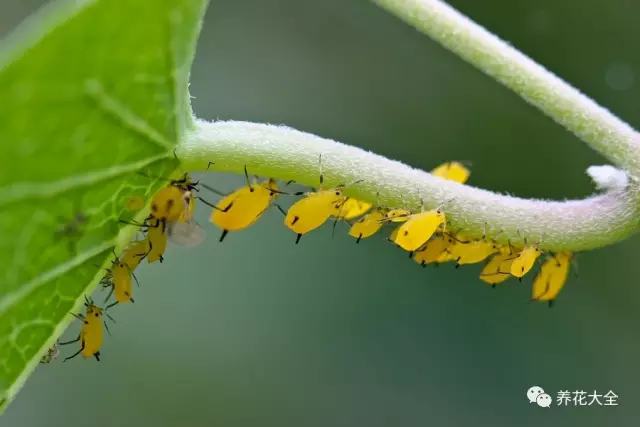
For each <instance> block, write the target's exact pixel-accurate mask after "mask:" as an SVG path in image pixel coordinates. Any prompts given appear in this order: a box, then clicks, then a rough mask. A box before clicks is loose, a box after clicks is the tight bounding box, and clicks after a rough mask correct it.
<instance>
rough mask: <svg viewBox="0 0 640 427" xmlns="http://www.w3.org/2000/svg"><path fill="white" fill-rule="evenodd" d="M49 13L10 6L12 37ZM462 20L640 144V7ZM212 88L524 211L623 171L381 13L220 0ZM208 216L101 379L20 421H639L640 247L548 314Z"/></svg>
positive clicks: (178, 251) (16, 407)
mask: <svg viewBox="0 0 640 427" xmlns="http://www.w3.org/2000/svg"><path fill="white" fill-rule="evenodd" d="M41 3H42V2H41V1H18V0H12V1H3V2H2V3H0V34H2V35H4V34H6V33H7V32H8V31H10V30H11V28H13V27H14V26H15V25H17V24H18V23H19V22H20V20H21V19H23V18H24V17H25V16H27V15H28V14H29V13H30V12H31V11H32V10H34V9H35V8H36V7H37V6H39V5H40V4H41ZM150 3H152V2H151V1H150ZM451 3H452V4H453V5H454V6H456V7H457V8H459V9H460V10H461V11H463V12H464V13H466V14H468V15H470V16H471V17H472V18H473V19H475V20H477V21H478V22H479V23H481V24H483V25H485V26H487V27H488V28H490V29H491V30H493V31H495V32H496V33H497V34H498V35H500V36H501V37H503V38H505V39H506V40H508V41H509V42H511V43H513V44H514V45H515V46H517V47H518V48H520V49H522V50H523V51H524V52H526V53H528V54H529V55H531V56H532V57H533V58H534V59H536V60H537V61H539V62H541V63H542V64H544V65H545V66H547V67H548V68H550V69H552V70H554V71H555V72H556V73H558V74H559V75H560V76H562V77H564V78H565V79H567V80H568V81H570V82H572V83H573V84H575V85H576V86H577V87H578V88H580V89H582V90H583V91H585V92H586V93H587V94H589V95H591V96H593V97H594V98H595V99H596V100H597V101H599V102H600V103H602V104H603V105H605V106H607V107H608V108H610V109H612V110H613V111H614V112H616V113H617V114H619V115H620V116H621V117H622V118H624V119H626V120H628V121H629V122H630V123H631V124H633V125H635V126H636V127H638V126H640V115H639V114H638V113H639V112H640V107H639V105H640V104H639V103H638V99H639V98H640V81H638V72H640V51H639V50H638V48H637V46H636V41H637V40H639V39H640V26H638V25H637V16H638V14H640V3H639V2H637V1H633V0H609V1H603V0H599V1H596V0H580V1H579V0H570V1H563V2H558V1H555V0H538V1H535V2H532V1H528V0H483V1H477V0H456V1H452V2H451ZM129 24H130V23H128V24H126V25H129ZM123 25H125V24H124V23H123ZM191 93H192V95H193V96H194V100H193V103H194V109H195V112H196V113H197V115H198V116H199V117H202V118H207V119H242V120H252V121H259V122H270V123H285V124H288V125H290V126H293V127H296V128H299V129H302V130H306V131H309V132H313V133H316V134H319V135H322V136H326V137H330V138H334V139H337V140H340V141H343V142H346V143H349V144H353V145H357V146H360V147H363V148H366V149H370V150H373V151H375V152H377V153H379V154H383V155H386V156H388V157H391V158H394V159H399V160H403V161H405V162H407V163H409V164H411V165H413V166H417V167H421V168H425V169H429V168H432V167H433V166H435V165H437V164H438V163H440V162H442V161H445V160H452V159H460V160H469V161H471V162H472V169H473V173H472V177H471V181H470V183H471V184H472V185H477V186H480V187H485V188H488V189H492V190H499V191H503V192H509V193H513V194H517V195H520V196H525V197H548V198H556V199H561V198H566V197H584V196H586V195H588V194H589V193H590V192H591V191H592V185H591V184H590V182H589V180H588V178H587V176H586V175H585V174H584V170H585V168H586V167H587V166H588V165H590V164H598V163H602V159H601V158H599V157H598V156H597V155H595V154H594V153H593V152H592V151H590V149H589V148H587V147H586V146H585V145H584V144H582V143H580V142H579V141H578V140H577V139H576V138H575V137H573V136H572V135H570V134H568V133H567V132H566V131H564V130H563V129H562V128H560V127H559V126H557V125H555V124H554V123H553V122H551V120H549V119H547V118H546V117H544V116H542V115H541V114H540V113H538V112H537V111H535V110H534V109H533V108H532V107H530V106H528V105H526V104H524V103H523V102H522V101H521V100H520V99H519V98H517V97H516V96H515V95H513V94H512V93H510V92H509V91H507V90H506V89H504V88H502V87H500V86H498V85H497V84H496V83H494V82H493V81H491V80H490V79H488V78H487V77H485V76H484V75H482V74H481V73H479V72H477V71H476V70H475V69H473V68H471V67H470V66H469V65H467V64H465V63H463V62H462V61H460V60H459V59H457V58H456V57H454V56H453V55H452V54H450V53H448V52H446V51H444V50H443V49H441V48H440V47H439V46H437V45H436V44H434V43H433V42H431V41H430V40H429V39H427V38H426V37H424V36H422V35H420V34H418V33H417V32H415V31H414V30H413V29H411V28H409V27H408V26H406V25H404V24H403V23H401V22H400V21H398V20H397V19H396V18H394V17H392V16H390V15H388V14H387V13H385V12H383V11H382V10H380V9H378V8H377V7H375V6H374V5H373V4H371V3H370V2H367V1H364V0H324V1H321V2H319V1H300V0H244V1H234V0H217V1H216V0H214V1H212V4H211V6H210V8H209V10H208V13H207V16H206V22H205V24H204V30H203V32H202V35H201V37H200V42H199V48H198V52H197V56H196V60H195V65H194V68H193V73H192V85H191ZM202 178H203V180H204V181H206V182H208V183H210V184H212V185H214V186H216V187H218V188H221V189H225V190H230V189H232V188H234V187H235V186H238V185H240V184H241V183H242V180H241V179H240V178H239V177H236V176H222V175H207V176H202ZM207 213H208V212H207V209H204V208H202V209H200V210H199V212H198V217H199V221H200V223H201V224H203V225H205V226H206V227H207V228H208V230H209V233H208V239H207V241H206V242H205V243H204V244H203V245H202V246H201V247H198V248H195V249H184V248H179V247H171V248H170V249H169V251H168V253H167V256H166V262H165V263H164V264H163V265H153V266H148V265H146V264H145V265H144V266H143V267H141V268H140V269H139V278H140V281H141V282H142V288H141V289H139V290H137V291H136V304H135V305H134V306H126V307H121V308H118V309H116V310H114V313H113V314H114V315H115V317H116V318H117V324H115V325H113V327H112V328H111V329H112V333H113V336H112V337H108V338H107V341H106V343H105V347H104V349H103V351H102V354H103V361H102V362H100V363H95V362H94V361H93V360H82V359H74V360H72V361H70V362H67V363H64V364H62V363H60V360H58V361H56V363H53V364H51V365H49V366H44V365H43V366H40V367H39V368H38V370H37V371H36V372H35V374H34V375H33V376H32V377H31V378H30V380H29V381H28V382H27V384H26V386H25V388H24V389H23V391H22V392H21V394H20V395H19V396H18V398H17V399H16V401H15V402H14V403H13V404H12V405H11V406H10V407H9V409H8V410H7V413H6V415H5V416H3V417H2V418H0V425H2V426H11V427H14V426H17V427H30V426H71V427H75V426H85V425H91V426H94V427H102V426H124V425H137V426H155V427H160V426H210V425H230V426H255V425H280V426H327V425H332V426H334V425H335V426H347V425H369V426H387V425H402V426H409V425H425V424H427V423H430V422H431V423H434V424H436V425H444V424H446V425H470V424H472V423H473V424H478V423H479V424H482V425H495V426H511V425H515V424H517V425H522V426H540V425H564V426H573V425H575V426H578V425H579V426H586V425H603V424H605V423H607V424H609V425H617V426H627V425H628V426H631V425H637V420H638V418H639V417H640V390H639V388H638V383H639V380H640V375H639V373H638V372H639V371H638V368H637V364H638V361H639V360H640V343H639V340H638V339H637V336H638V335H637V330H638V327H639V326H640V310H639V307H640V289H639V288H638V287H637V282H638V281H637V277H638V275H639V274H640V263H636V262H634V260H635V258H636V257H637V253H638V251H639V250H640V245H639V244H638V239H637V238H632V239H630V240H628V241H626V242H623V243H621V244H618V245H616V246H613V247H609V248H605V249H601V250H597V251H592V252H589V253H585V254H581V255H580V256H579V257H578V263H579V277H572V278H571V279H570V282H569V283H568V285H567V286H566V288H565V290H564V291H563V292H562V293H561V295H560V297H559V299H558V301H557V302H556V305H555V306H554V307H553V308H552V309H549V308H547V306H546V305H543V304H537V303H531V302H529V292H530V283H531V277H529V278H528V279H527V280H525V281H524V283H522V284H520V283H518V282H516V281H510V282H508V284H507V285H506V286H502V287H499V288H497V289H491V288H490V287H487V286H486V285H484V284H483V283H482V282H480V281H479V280H478V279H477V277H476V276H477V274H478V271H479V267H477V266H472V267H467V268H463V269H460V270H454V269H453V267H452V266H451V265H444V266H441V267H440V268H427V269H421V268H419V267H418V266H416V265H415V264H414V263H413V262H411V261H410V260H408V259H407V256H406V254H405V253H402V252H401V251H399V250H396V249H395V248H393V247H392V246H391V245H390V244H389V243H388V242H386V241H385V239H384V236H383V235H382V234H381V235H379V236H376V237H374V238H371V239H369V240H366V241H363V242H362V243H361V244H360V245H356V244H355V243H354V241H353V240H352V239H350V238H349V237H348V236H346V233H345V232H343V231H345V229H344V228H339V229H338V230H340V231H341V232H339V233H336V236H335V237H334V238H332V237H331V230H330V227H325V228H323V229H321V230H319V231H316V232H314V233H312V234H310V235H308V236H305V237H304V238H303V239H302V241H301V243H300V245H297V246H296V245H294V244H293V242H294V238H295V236H294V235H293V234H292V233H291V232H290V231H288V230H286V229H285V228H284V227H283V225H282V223H281V222H282V218H281V216H280V214H279V213H278V212H277V211H276V210H275V209H274V210H273V211H272V212H270V213H269V214H268V215H266V217H265V218H264V219H263V220H261V221H260V222H259V223H258V224H257V225H256V226H254V227H253V228H251V229H249V230H247V231H245V232H242V233H237V234H231V235H229V236H228V237H227V239H226V240H225V241H224V243H222V244H220V243H218V241H217V237H218V231H217V230H215V229H213V226H209V225H208V223H207ZM77 327H78V325H77V324H74V325H73V326H72V331H69V332H68V333H67V334H66V335H65V337H66V336H69V337H71V336H72V335H74V336H75V333H76V331H77ZM71 351H73V349H70V348H65V349H63V352H64V353H63V355H68V354H69V353H70V352H71ZM532 385H539V386H542V387H543V388H544V389H545V390H546V391H547V392H548V393H550V394H551V395H552V397H554V398H555V395H556V393H557V392H558V391H559V390H570V391H573V390H580V389H584V390H586V391H589V392H591V391H593V390H594V389H597V390H598V391H599V392H606V391H608V390H610V389H612V390H614V391H615V392H616V393H617V394H618V395H619V396H620V398H619V402H620V405H619V406H618V407H568V408H563V407H557V406H555V402H554V406H553V407H552V408H550V409H542V408H539V407H537V406H535V405H531V404H529V403H528V401H527V399H526V398H525V392H526V390H527V388H528V387H529V386H532Z"/></svg>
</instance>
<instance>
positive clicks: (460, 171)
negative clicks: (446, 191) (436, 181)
mask: <svg viewBox="0 0 640 427" xmlns="http://www.w3.org/2000/svg"><path fill="white" fill-rule="evenodd" d="M431 174H432V175H435V176H438V177H440V178H444V179H448V180H450V181H455V182H459V183H460V184H464V183H465V182H467V179H469V174H470V172H469V169H467V168H466V167H465V166H464V165H463V164H462V163H460V162H447V163H443V164H441V165H440V166H438V167H437V168H435V169H434V170H432V171H431Z"/></svg>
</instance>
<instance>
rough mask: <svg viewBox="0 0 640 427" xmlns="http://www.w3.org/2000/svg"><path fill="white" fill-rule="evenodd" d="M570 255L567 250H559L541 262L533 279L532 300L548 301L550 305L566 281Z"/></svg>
mask: <svg viewBox="0 0 640 427" xmlns="http://www.w3.org/2000/svg"><path fill="white" fill-rule="evenodd" d="M572 257H573V255H572V254H571V253H569V252H559V253H557V254H555V255H554V256H552V257H550V258H549V259H547V260H546V261H545V262H544V263H543V264H542V267H540V271H539V272H538V275H537V276H536V278H535V279H534V280H533V286H532V288H531V299H532V300H534V301H548V302H549V306H551V304H552V303H553V301H554V300H555V299H556V297H557V296H558V294H559V293H560V291H561V290H562V288H563V287H564V284H565V283H566V281H567V276H568V275H569V267H570V264H571V258H572Z"/></svg>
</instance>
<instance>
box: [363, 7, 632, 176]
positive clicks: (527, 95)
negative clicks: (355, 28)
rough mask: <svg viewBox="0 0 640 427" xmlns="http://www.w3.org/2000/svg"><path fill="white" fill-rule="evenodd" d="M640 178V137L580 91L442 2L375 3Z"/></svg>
mask: <svg viewBox="0 0 640 427" xmlns="http://www.w3.org/2000/svg"><path fill="white" fill-rule="evenodd" d="M373 1H374V2H375V3H377V4H378V5H380V6H381V7H383V8H385V9H386V10H388V11H389V12H391V13H393V14H394V15H396V16H397V17H399V18H400V19H402V20H403V21H405V22H406V23H408V24H410V25H412V26H414V27H415V28H416V29H418V30H419V31H420V32H422V33H424V34H426V35H428V36H429V37H431V38H433V39H434V40H435V41H437V42H438V43H440V44H441V45H442V46H444V47H445V48H447V49H449V50H451V51H452V52H454V53H456V54H457V55H458V56H460V57H461V58H462V59H464V60H465V61H467V62H469V63H471V64H473V65H474V66H475V67H477V68H479V69H480V70H481V71H483V72H485V73H486V74H488V75H489V76H491V77H493V78H494V79H495V80H497V81H499V82H500V83H502V84H503V85H505V86H506V87H508V88H509V89H511V90H512V91H514V92H515V93H517V94H518V95H520V96H521V97H522V98H524V99H525V100H527V101H528V102H530V103H531V104H533V105H534V106H536V107H537V108H539V109H540V110H542V111H543V112H544V113H545V114H547V115H548V116H550V117H551V118H553V119H554V120H555V121H556V122H558V123H559V124H561V125H562V126H564V127H565V128H567V129H568V130H569V131H571V132H573V133H574V134H575V135H576V136H578V137H579V138H580V139H582V140H583V141H585V142H586V143H587V144H589V145H590V146H591V147H592V148H593V149H595V150H596V151H598V152H599V153H601V154H602V155H603V156H604V157H606V158H607V159H609V160H610V161H611V162H612V163H614V164H615V165H617V166H618V167H620V168H622V169H625V170H626V171H627V172H628V173H630V174H631V175H632V176H635V177H640V135H639V134H638V133H637V132H636V131H635V130H634V129H633V128H631V127H630V126H629V125H628V124H626V123H625V122H623V121H622V120H620V119H619V118H617V117H616V116H615V115H613V114H611V112H609V111H608V110H606V109H605V108H602V107H601V106H599V105H598V104H596V103H595V102H593V101H592V100H591V99H590V98H588V97H587V96H585V95H583V94H582V93H580V92H579V91H578V90H577V89H575V88H574V87H572V86H571V85H569V84H568V83H566V82H565V81H563V80H562V79H560V78H558V77H557V76H555V75H554V74H553V73H551V72H549V71H548V70H546V69H545V68H544V67H542V66H541V65H539V64H537V63H536V62H534V61H533V60H531V58H529V57H527V56H526V55H524V54H522V53H521V52H519V51H518V50H516V49H515V48H514V47H512V46H510V45H509V44H507V43H505V42H504V41H502V40H500V39H499V38H498V37H496V36H495V35H493V34H491V33H490V32H488V31H487V30H485V29H484V28H482V27H481V26H479V25H478V24H476V23H475V22H473V21H471V20H470V19H469V18H467V17H466V16H464V15H462V14H460V13H459V12H458V11H456V10H455V9H453V8H452V7H450V6H449V5H447V4H445V3H443V2H442V1H440V0H373Z"/></svg>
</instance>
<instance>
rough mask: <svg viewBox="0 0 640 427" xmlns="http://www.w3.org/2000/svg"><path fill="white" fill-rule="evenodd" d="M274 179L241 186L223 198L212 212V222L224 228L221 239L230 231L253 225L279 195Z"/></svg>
mask: <svg viewBox="0 0 640 427" xmlns="http://www.w3.org/2000/svg"><path fill="white" fill-rule="evenodd" d="M278 194H279V190H278V186H277V184H276V182H275V181H274V180H272V179H269V180H267V181H263V182H260V183H256V184H251V185H246V186H244V187H241V188H239V189H237V190H235V191H234V192H232V193H231V194H229V195H227V196H225V197H224V198H222V199H221V200H220V201H219V202H218V203H217V204H216V208H215V209H214V210H213V212H211V222H212V223H214V224H215V225H217V226H218V227H219V228H221V229H222V235H221V236H220V241H222V240H223V239H224V237H225V236H226V235H227V233H228V232H229V231H239V230H242V229H245V228H247V227H249V226H251V225H253V224H254V223H255V222H256V221H258V219H260V217H261V216H262V214H264V213H265V211H266V210H267V209H268V208H269V206H270V205H271V202H273V200H274V199H275V198H276V197H277V196H278Z"/></svg>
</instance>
